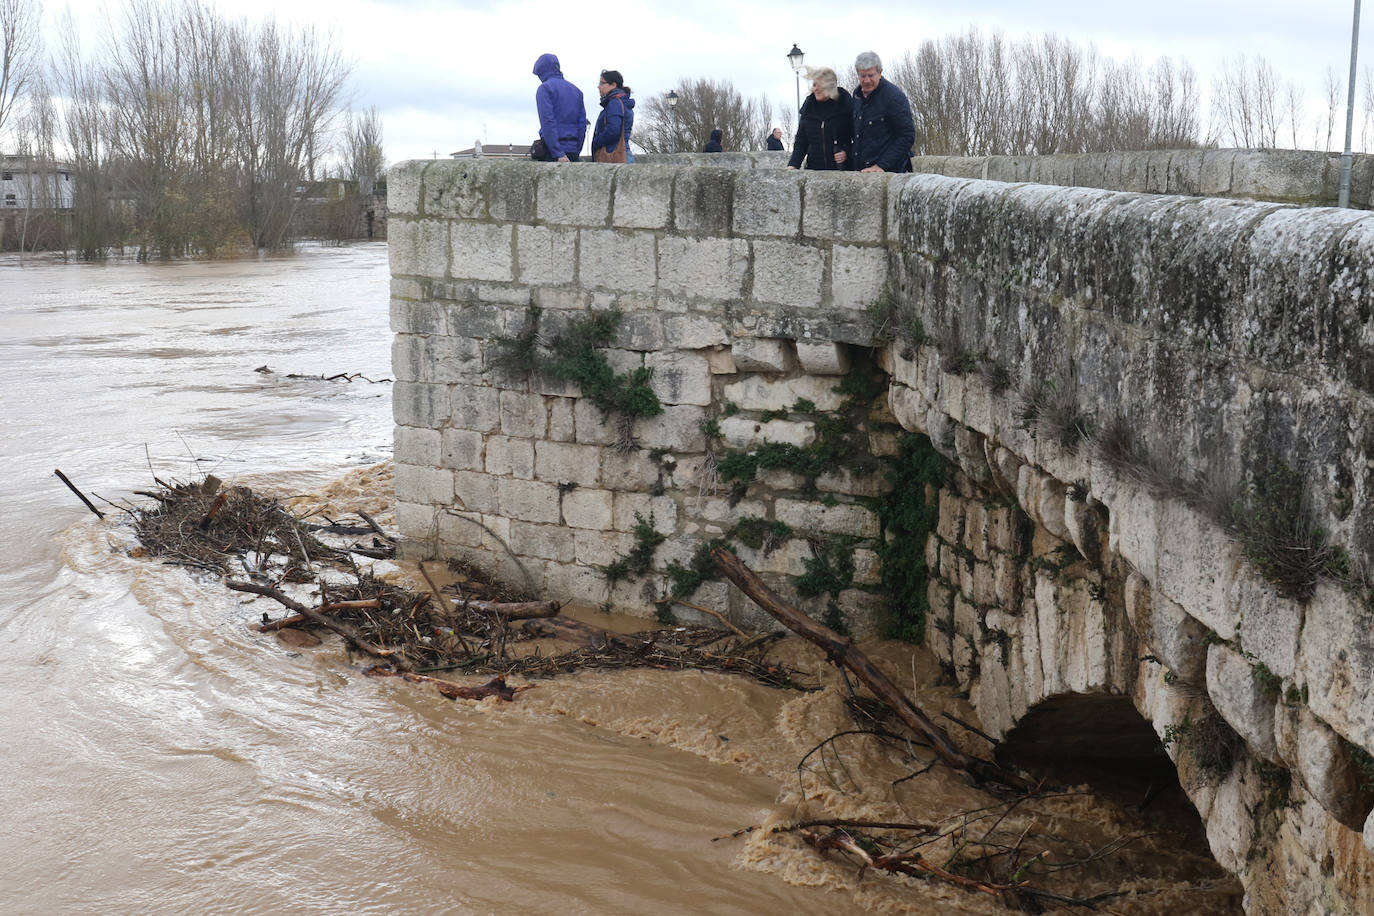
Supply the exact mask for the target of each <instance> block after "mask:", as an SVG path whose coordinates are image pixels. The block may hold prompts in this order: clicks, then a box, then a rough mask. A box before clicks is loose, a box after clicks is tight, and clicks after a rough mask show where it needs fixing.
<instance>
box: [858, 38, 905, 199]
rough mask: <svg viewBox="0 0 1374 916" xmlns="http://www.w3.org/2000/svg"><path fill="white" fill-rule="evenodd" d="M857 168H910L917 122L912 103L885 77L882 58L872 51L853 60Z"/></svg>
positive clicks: (895, 170)
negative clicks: (857, 86) (913, 115)
mask: <svg viewBox="0 0 1374 916" xmlns="http://www.w3.org/2000/svg"><path fill="white" fill-rule="evenodd" d="M854 69H855V70H857V71H859V88H857V89H855V90H854V168H856V169H858V170H859V171H860V172H909V171H911V147H912V144H914V143H915V142H916V124H915V122H914V121H912V119H911V103H910V102H908V101H907V98H906V93H904V92H902V90H901V89H899V88H897V85H896V84H895V83H893V82H891V81H889V80H885V79H883V62H882V60H881V59H880V58H879V57H878V55H877V54H874V53H873V52H872V51H865V52H863V53H862V54H860V55H859V56H858V58H856V59H855V61H854Z"/></svg>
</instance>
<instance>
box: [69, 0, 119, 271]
mask: <svg viewBox="0 0 1374 916" xmlns="http://www.w3.org/2000/svg"><path fill="white" fill-rule="evenodd" d="M59 34H60V35H61V41H62V44H61V50H60V53H59V56H58V58H57V60H56V61H55V70H54V73H55V77H56V88H57V92H58V95H59V96H60V97H61V98H62V100H63V104H64V110H63V112H62V122H63V125H64V127H65V131H64V138H65V140H66V144H67V149H68V152H69V155H70V156H71V159H72V177H73V179H74V181H73V185H74V187H73V188H72V220H71V234H70V236H69V237H68V238H67V239H66V240H65V243H66V245H68V246H69V247H70V248H71V249H72V250H74V251H75V253H76V256H77V257H78V258H80V259H82V260H87V261H90V260H97V259H101V258H104V257H105V256H106V253H107V251H108V250H109V248H110V246H112V245H114V244H117V243H118V242H119V241H121V240H122V237H123V232H122V227H121V226H120V224H119V220H118V219H117V215H116V213H115V211H114V209H113V208H112V206H111V202H110V190H111V189H110V183H111V178H110V170H109V160H108V156H107V155H106V143H105V129H106V116H105V107H106V106H105V104H104V98H103V96H102V94H101V90H100V79H99V77H98V75H97V74H96V73H95V68H94V67H93V66H92V65H90V64H88V63H87V62H86V61H85V59H84V57H83V53H82V48H81V43H80V40H79V38H78V32H77V28H76V24H75V22H74V21H73V19H72V14H71V10H70V9H68V10H67V11H66V13H64V14H63V17H62V23H61V28H60V30H59Z"/></svg>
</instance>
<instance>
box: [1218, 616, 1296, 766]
mask: <svg viewBox="0 0 1374 916" xmlns="http://www.w3.org/2000/svg"><path fill="white" fill-rule="evenodd" d="M1207 694H1208V696H1210V697H1211V699H1212V705H1214V706H1215V707H1216V708H1217V712H1219V713H1221V717H1222V718H1223V719H1225V720H1226V721H1227V722H1228V723H1229V724H1230V726H1231V727H1232V728H1234V729H1235V730H1236V733H1237V734H1239V735H1240V736H1241V737H1242V738H1244V739H1245V743H1246V744H1248V745H1250V747H1251V749H1252V750H1254V751H1255V752H1256V753H1257V754H1259V755H1260V756H1262V757H1264V758H1265V759H1266V760H1269V761H1272V762H1274V763H1279V756H1278V745H1277V743H1276V742H1275V739H1274V701H1275V698H1274V697H1272V696H1266V695H1265V692H1264V690H1262V689H1261V687H1260V685H1259V684H1258V683H1257V681H1256V678H1255V672H1254V668H1253V667H1252V666H1251V664H1250V663H1249V662H1248V661H1246V660H1245V658H1244V656H1242V655H1241V654H1240V653H1239V652H1236V651H1235V650H1233V649H1231V648H1228V647H1227V646H1224V645H1221V644H1220V643H1216V644H1213V645H1212V646H1211V647H1209V648H1208V650H1207Z"/></svg>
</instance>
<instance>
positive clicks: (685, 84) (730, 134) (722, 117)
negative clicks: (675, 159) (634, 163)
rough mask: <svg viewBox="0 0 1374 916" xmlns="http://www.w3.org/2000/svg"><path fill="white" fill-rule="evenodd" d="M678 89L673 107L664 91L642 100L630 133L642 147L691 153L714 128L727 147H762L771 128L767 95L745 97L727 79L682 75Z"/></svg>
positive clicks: (749, 148)
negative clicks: (633, 128)
mask: <svg viewBox="0 0 1374 916" xmlns="http://www.w3.org/2000/svg"><path fill="white" fill-rule="evenodd" d="M677 93H678V101H677V106H676V108H673V107H670V106H669V105H668V102H667V94H666V93H659V94H657V95H653V96H650V97H649V98H647V99H645V100H643V102H642V103H641V108H640V109H638V111H640V112H642V113H641V114H639V116H638V117H636V119H635V134H634V136H635V143H636V144H638V145H639V146H641V147H643V148H644V150H645V151H646V152H650V153H688V152H696V151H698V150H700V149H701V147H702V145H703V144H704V143H705V142H706V139H707V137H709V136H710V134H711V131H713V130H716V129H719V130H720V131H721V134H722V137H723V139H722V140H721V143H722V144H723V145H724V147H725V148H726V149H729V150H757V149H763V147H764V143H765V142H766V140H767V138H768V133H769V131H770V130H771V129H772V127H773V125H772V111H773V106H772V105H771V104H770V103H769V102H768V99H767V98H763V97H760V98H757V99H746V98H745V97H744V96H742V95H741V94H740V92H739V90H738V89H736V88H735V86H734V84H733V83H732V82H730V81H729V80H709V79H684V80H681V81H680V85H679V88H678V90H677Z"/></svg>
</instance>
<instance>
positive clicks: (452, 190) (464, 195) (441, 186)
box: [420, 159, 495, 220]
mask: <svg viewBox="0 0 1374 916" xmlns="http://www.w3.org/2000/svg"><path fill="white" fill-rule="evenodd" d="M494 167H495V163H493V162H490V161H486V162H483V161H477V160H471V159H468V160H460V161H457V162H432V163H431V164H430V167H429V168H427V169H425V181H424V188H423V191H422V192H421V198H420V207H421V209H422V210H423V211H424V214H425V216H427V217H430V218H437V219H444V220H485V219H486V218H487V181H488V180H489V179H490V177H491V174H492V172H493V171H494Z"/></svg>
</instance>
